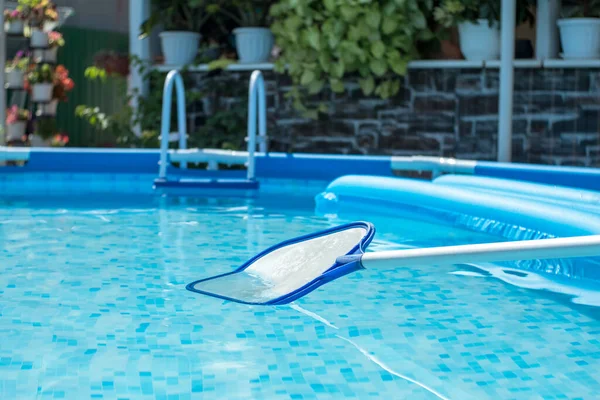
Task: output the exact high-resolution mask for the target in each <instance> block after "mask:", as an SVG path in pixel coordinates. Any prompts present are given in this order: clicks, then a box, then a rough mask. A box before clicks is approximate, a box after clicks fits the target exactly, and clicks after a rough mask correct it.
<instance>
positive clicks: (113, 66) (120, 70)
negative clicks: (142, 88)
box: [94, 50, 129, 78]
mask: <svg viewBox="0 0 600 400" xmlns="http://www.w3.org/2000/svg"><path fill="white" fill-rule="evenodd" d="M94 66H95V67H97V68H100V69H103V70H104V71H106V75H109V76H120V77H123V78H126V77H127V76H129V56H128V55H127V54H120V53H116V52H114V51H112V50H109V51H100V52H98V53H97V54H95V55H94Z"/></svg>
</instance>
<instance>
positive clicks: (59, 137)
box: [50, 133, 69, 147]
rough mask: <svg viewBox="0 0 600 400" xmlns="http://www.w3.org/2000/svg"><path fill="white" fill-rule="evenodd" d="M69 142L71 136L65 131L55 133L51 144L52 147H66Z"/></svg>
mask: <svg viewBox="0 0 600 400" xmlns="http://www.w3.org/2000/svg"><path fill="white" fill-rule="evenodd" d="M67 143H69V137H68V136H67V135H65V134H64V133H58V134H56V135H54V137H53V138H52V140H51V141H50V146H52V147H65V146H66V145H67Z"/></svg>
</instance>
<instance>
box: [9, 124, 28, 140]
mask: <svg viewBox="0 0 600 400" xmlns="http://www.w3.org/2000/svg"><path fill="white" fill-rule="evenodd" d="M26 127H27V122H26V121H17V122H15V123H14V124H8V125H6V141H11V140H21V138H22V137H23V136H25V128H26Z"/></svg>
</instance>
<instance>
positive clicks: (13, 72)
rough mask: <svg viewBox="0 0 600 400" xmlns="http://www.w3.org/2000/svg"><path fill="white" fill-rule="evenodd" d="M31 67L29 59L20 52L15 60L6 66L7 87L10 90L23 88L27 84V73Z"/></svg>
mask: <svg viewBox="0 0 600 400" xmlns="http://www.w3.org/2000/svg"><path fill="white" fill-rule="evenodd" d="M28 66H29V57H26V56H25V53H24V52H22V51H19V52H18V53H17V54H16V55H15V58H13V59H12V60H10V61H9V62H8V63H7V64H6V68H5V70H4V72H5V73H6V77H5V80H6V86H7V87H9V88H22V87H23V84H24V82H25V72H26V71H27V67H28Z"/></svg>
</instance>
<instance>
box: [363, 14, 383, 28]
mask: <svg viewBox="0 0 600 400" xmlns="http://www.w3.org/2000/svg"><path fill="white" fill-rule="evenodd" d="M365 18H366V21H367V25H369V27H371V28H373V29H378V28H379V23H380V22H381V13H380V12H379V10H369V11H367V14H366V15H365Z"/></svg>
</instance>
